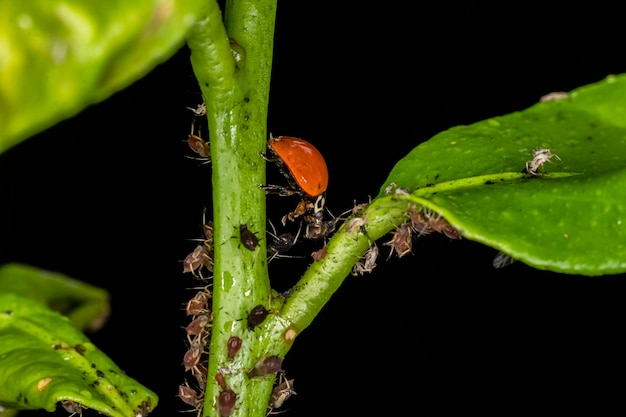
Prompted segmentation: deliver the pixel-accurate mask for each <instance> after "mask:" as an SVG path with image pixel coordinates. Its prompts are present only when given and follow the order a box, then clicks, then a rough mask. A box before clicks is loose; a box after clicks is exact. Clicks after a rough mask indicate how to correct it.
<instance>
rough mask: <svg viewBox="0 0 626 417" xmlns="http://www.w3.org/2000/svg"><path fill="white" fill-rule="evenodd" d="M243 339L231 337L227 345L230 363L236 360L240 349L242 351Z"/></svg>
mask: <svg viewBox="0 0 626 417" xmlns="http://www.w3.org/2000/svg"><path fill="white" fill-rule="evenodd" d="M242 343H243V342H242V340H241V338H239V337H237V336H231V337H230V338H229V339H228V342H227V343H226V354H227V358H228V360H229V361H232V360H233V359H234V358H235V355H236V354H237V352H239V349H241V344H242Z"/></svg>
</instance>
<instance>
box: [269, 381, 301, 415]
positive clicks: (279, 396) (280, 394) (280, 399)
mask: <svg viewBox="0 0 626 417" xmlns="http://www.w3.org/2000/svg"><path fill="white" fill-rule="evenodd" d="M279 378H280V382H279V383H278V385H276V386H275V387H274V389H273V390H272V395H271V396H270V403H269V407H270V409H272V410H273V409H274V408H280V407H282V405H283V403H284V402H285V401H287V400H288V399H289V398H290V397H291V396H292V395H296V392H295V391H294V390H293V381H294V380H293V379H287V378H285V377H284V375H283V374H282V373H281V374H280V376H279Z"/></svg>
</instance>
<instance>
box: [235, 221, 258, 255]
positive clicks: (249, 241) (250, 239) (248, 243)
mask: <svg viewBox="0 0 626 417" xmlns="http://www.w3.org/2000/svg"><path fill="white" fill-rule="evenodd" d="M239 239H240V240H241V244H242V245H243V246H244V247H245V248H246V249H248V250H249V251H254V249H256V247H257V246H258V244H259V238H258V237H256V235H255V234H254V233H252V232H251V231H250V229H248V226H247V225H245V224H240V225H239Z"/></svg>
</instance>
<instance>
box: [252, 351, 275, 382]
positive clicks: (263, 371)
mask: <svg viewBox="0 0 626 417" xmlns="http://www.w3.org/2000/svg"><path fill="white" fill-rule="evenodd" d="M282 365H283V358H281V357H280V356H276V355H272V356H268V357H266V358H263V359H261V360H259V361H258V362H257V363H256V364H254V368H252V369H251V370H250V372H248V377H249V378H254V377H255V376H258V377H263V376H265V375H269V374H273V373H276V372H278V371H280V367H281V366H282Z"/></svg>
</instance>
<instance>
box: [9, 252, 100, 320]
mask: <svg viewBox="0 0 626 417" xmlns="http://www.w3.org/2000/svg"><path fill="white" fill-rule="evenodd" d="M0 293H13V294H18V295H22V296H24V297H28V298H30V299H32V300H36V301H39V302H40V303H42V304H44V305H46V306H48V308H50V309H52V310H54V311H56V312H58V313H60V314H62V315H64V316H67V317H68V318H69V319H70V320H71V321H72V322H73V323H74V325H75V326H77V327H78V328H79V329H82V330H88V331H96V330H99V329H100V328H101V327H102V326H103V325H104V323H105V322H106V320H107V319H108V318H109V312H110V305H109V293H108V292H107V291H106V290H104V289H102V288H98V287H94V286H93V285H89V284H87V283H84V282H81V281H77V280H75V279H72V278H70V277H68V276H66V275H63V274H60V273H58V272H52V271H47V270H44V269H41V268H36V267H34V266H30V265H24V264H19V263H8V264H5V265H2V266H1V267H0Z"/></svg>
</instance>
